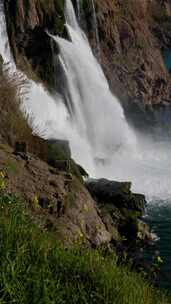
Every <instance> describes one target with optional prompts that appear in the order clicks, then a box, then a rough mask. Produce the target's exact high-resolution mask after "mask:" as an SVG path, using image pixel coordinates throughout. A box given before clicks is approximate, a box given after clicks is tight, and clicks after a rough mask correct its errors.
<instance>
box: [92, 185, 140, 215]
mask: <svg viewBox="0 0 171 304" xmlns="http://www.w3.org/2000/svg"><path fill="white" fill-rule="evenodd" d="M86 187H87V189H88V190H89V192H90V193H91V195H92V196H93V198H94V199H95V200H96V201H97V202H98V203H100V204H103V205H105V204H107V203H108V204H111V205H114V206H115V207H118V208H120V209H121V208H127V209H128V210H129V209H130V210H135V211H139V212H140V213H141V214H142V213H143V212H144V208H145V205H146V200H145V196H144V195H142V194H134V193H132V192H131V183H130V182H116V181H110V180H107V179H99V180H96V179H92V180H91V179H90V180H88V181H86Z"/></svg>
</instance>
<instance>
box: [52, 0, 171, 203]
mask: <svg viewBox="0 0 171 304" xmlns="http://www.w3.org/2000/svg"><path fill="white" fill-rule="evenodd" d="M65 10H66V11H65V15H66V29H67V32H68V35H69V37H70V41H68V40H66V39H63V38H61V37H58V36H55V37H54V36H52V38H53V40H54V41H55V42H56V43H57V45H58V47H59V49H60V55H59V58H60V61H61V62H62V66H63V74H65V79H66V81H65V87H64V92H63V96H64V95H65V92H66V91H67V92H69V94H68V97H69V99H68V100H67V104H69V105H70V108H72V109H73V111H72V116H73V119H72V120H73V122H74V126H75V130H77V132H76V133H77V135H78V138H79V140H80V138H82V139H83V141H84V144H85V145H84V148H83V149H82V151H83V152H84V153H83V155H82V154H81V155H80V154H79V153H76V152H78V151H76V150H75V149H74V146H73V142H75V141H73V142H72V140H71V141H70V143H71V148H72V153H73V156H74V157H75V159H77V160H78V161H80V162H81V164H83V165H84V164H85V159H86V158H87V156H88V155H89V157H90V159H91V165H92V164H93V168H94V173H95V175H96V176H97V177H102V176H103V177H108V178H112V179H113V178H115V179H118V180H123V179H124V180H131V181H132V182H133V186H134V189H135V191H139V192H142V193H143V192H144V193H145V194H146V195H149V197H152V196H153V195H156V196H158V197H171V191H170V190H169V189H170V182H169V178H170V176H171V174H170V170H169V167H168V164H170V165H171V161H170V156H169V154H170V152H169V150H170V145H163V144H161V143H155V142H154V141H152V140H151V139H148V136H147V137H144V138H143V137H142V135H141V134H137V136H135V133H134V132H133V131H132V130H131V129H130V127H129V126H128V124H127V122H126V119H125V116H124V113H123V110H122V108H121V106H120V104H119V102H118V100H117V98H116V97H114V96H113V95H112V93H111V92H110V89H109V85H108V83H107V80H106V78H105V76H104V73H103V71H102V69H101V67H100V65H99V63H98V62H97V60H96V59H95V57H94V56H93V53H92V50H91V47H90V45H89V42H88V40H87V38H86V37H85V34H84V33H83V32H82V30H81V29H80V27H79V25H78V22H77V20H76V16H75V12H74V9H73V6H72V2H71V0H66V5H65ZM94 11H95V10H94ZM78 146H79V147H81V142H79V145H78ZM82 147H83V146H82ZM85 147H86V153H85V151H84V149H85ZM87 151H88V152H87ZM85 167H86V166H85ZM86 168H87V169H88V171H89V172H90V173H92V170H91V168H90V167H86Z"/></svg>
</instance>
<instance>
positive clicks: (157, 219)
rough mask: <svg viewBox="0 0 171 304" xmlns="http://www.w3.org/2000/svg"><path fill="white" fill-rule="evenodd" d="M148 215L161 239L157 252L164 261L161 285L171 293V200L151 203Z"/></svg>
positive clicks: (150, 222)
mask: <svg viewBox="0 0 171 304" xmlns="http://www.w3.org/2000/svg"><path fill="white" fill-rule="evenodd" d="M147 213H148V216H147V221H148V223H149V224H150V225H151V227H152V229H153V231H154V232H155V233H157V235H158V237H159V241H158V242H157V244H156V250H159V251H160V256H161V257H162V258H163V261H164V263H163V266H162V269H161V275H160V283H159V284H160V286H161V287H163V288H167V290H169V291H170V292H171V200H170V201H169V200H167V201H152V202H150V203H149V205H148V209H147Z"/></svg>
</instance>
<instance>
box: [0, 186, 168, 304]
mask: <svg viewBox="0 0 171 304" xmlns="http://www.w3.org/2000/svg"><path fill="white" fill-rule="evenodd" d="M0 231H1V233H0V249H1V250H0V303H3V304H5V303H22V304H28V303H35V304H37V303H47V304H50V303H53V304H55V303H57V304H60V303H61V304H62V303H63V304H64V303H70V304H72V303H73V304H77V303H79V304H81V303H87V304H88V303H91V304H92V303H98V304H114V303H115V304H157V303H160V304H167V303H168V304H169V300H167V298H166V297H165V296H164V295H162V294H161V293H160V292H158V291H157V290H156V289H155V288H153V287H152V286H150V285H149V284H148V282H146V281H144V280H143V279H142V278H141V276H140V275H138V274H135V273H132V272H130V271H129V270H128V269H127V268H123V267H118V266H117V258H116V256H115V254H111V255H110V256H106V257H103V256H102V255H101V253H100V252H98V251H96V250H94V251H93V250H86V251H83V250H80V249H79V248H72V249H71V248H70V249H65V248H63V247H62V246H61V245H59V244H58V242H57V241H56V239H55V235H54V234H52V233H51V234H50V233H48V232H46V231H42V230H41V229H40V228H39V227H38V226H37V225H36V224H33V222H32V219H31V216H30V212H29V210H28V209H27V208H26V207H25V205H24V203H22V202H21V201H20V200H19V199H18V198H16V197H14V196H11V195H8V194H5V193H4V191H3V192H1V194H0Z"/></svg>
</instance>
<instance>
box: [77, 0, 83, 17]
mask: <svg viewBox="0 0 171 304" xmlns="http://www.w3.org/2000/svg"><path fill="white" fill-rule="evenodd" d="M81 4H82V3H81V0H77V12H78V21H79V22H80V21H81Z"/></svg>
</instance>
